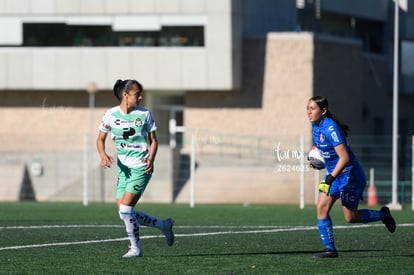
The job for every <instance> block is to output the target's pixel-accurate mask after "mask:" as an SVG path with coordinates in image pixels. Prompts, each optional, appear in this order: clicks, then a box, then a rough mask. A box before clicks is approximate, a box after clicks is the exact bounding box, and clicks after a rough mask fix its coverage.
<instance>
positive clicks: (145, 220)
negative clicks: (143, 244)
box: [133, 210, 162, 230]
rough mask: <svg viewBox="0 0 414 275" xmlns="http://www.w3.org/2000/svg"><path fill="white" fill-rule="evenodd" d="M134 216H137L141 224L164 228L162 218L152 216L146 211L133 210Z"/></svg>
mask: <svg viewBox="0 0 414 275" xmlns="http://www.w3.org/2000/svg"><path fill="white" fill-rule="evenodd" d="M133 216H134V217H135V218H136V220H137V221H138V223H139V224H140V225H145V226H149V227H155V228H158V229H161V230H162V220H160V219H158V218H156V217H152V216H150V215H148V214H145V213H144V212H140V211H135V210H134V212H133Z"/></svg>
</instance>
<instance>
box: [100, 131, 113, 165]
mask: <svg viewBox="0 0 414 275" xmlns="http://www.w3.org/2000/svg"><path fill="white" fill-rule="evenodd" d="M107 135H108V133H105V132H101V131H99V135H98V138H97V139H96V148H97V149H98V153H99V156H100V157H101V165H102V166H103V167H106V168H110V167H111V165H112V163H113V162H114V160H113V158H112V157H111V156H108V154H107V153H106V151H105V141H106V137H107Z"/></svg>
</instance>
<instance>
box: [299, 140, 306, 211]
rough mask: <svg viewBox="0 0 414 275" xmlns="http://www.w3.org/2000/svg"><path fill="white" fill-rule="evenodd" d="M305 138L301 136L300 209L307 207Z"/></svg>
mask: <svg viewBox="0 0 414 275" xmlns="http://www.w3.org/2000/svg"><path fill="white" fill-rule="evenodd" d="M304 143H305V139H304V137H303V135H302V136H300V152H302V154H303V156H302V157H301V158H300V166H299V167H300V168H301V169H300V205H299V207H300V209H303V208H305V156H306V153H305V144H304Z"/></svg>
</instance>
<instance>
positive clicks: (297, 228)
mask: <svg viewBox="0 0 414 275" xmlns="http://www.w3.org/2000/svg"><path fill="white" fill-rule="evenodd" d="M378 226H384V225H382V224H372V225H366V224H364V225H349V226H344V225H341V226H334V229H349V228H365V227H378ZM407 226H414V224H413V223H408V224H398V227H407ZM74 227H77V228H79V227H91V228H92V227H93V228H97V227H98V228H102V227H121V226H118V225H46V226H2V227H0V230H4V229H42V228H74ZM174 228H218V229H220V228H221V229H225V228H227V229H243V228H244V229H247V228H267V229H258V230H242V231H233V230H228V231H217V232H200V233H188V234H175V236H176V237H198V236H213V235H228V234H259V233H276V232H289V231H308V230H317V227H316V226H274V227H272V226H174ZM161 237H164V236H162V235H147V236H141V239H153V238H161ZM125 240H128V238H115V239H103V240H91V241H77V242H60V243H46V244H33V245H18V246H6V247H0V251H2V250H16V249H26V248H40V247H51V246H68V245H80V244H93V243H107V242H119V241H125Z"/></svg>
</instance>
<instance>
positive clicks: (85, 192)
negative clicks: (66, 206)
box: [82, 135, 89, 206]
mask: <svg viewBox="0 0 414 275" xmlns="http://www.w3.org/2000/svg"><path fill="white" fill-rule="evenodd" d="M88 153H89V138H88V135H84V136H83V200H82V201H83V205H84V206H87V205H88V188H89V173H88V170H89V159H88Z"/></svg>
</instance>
